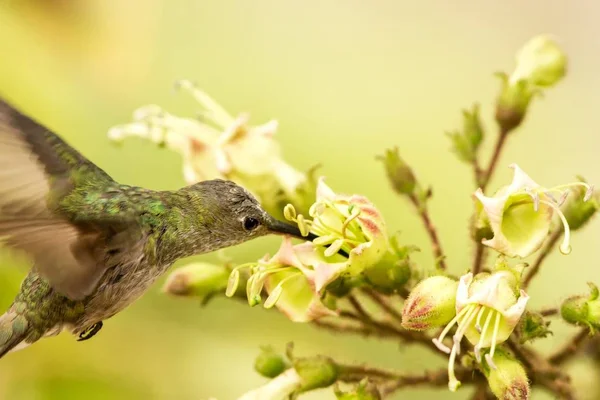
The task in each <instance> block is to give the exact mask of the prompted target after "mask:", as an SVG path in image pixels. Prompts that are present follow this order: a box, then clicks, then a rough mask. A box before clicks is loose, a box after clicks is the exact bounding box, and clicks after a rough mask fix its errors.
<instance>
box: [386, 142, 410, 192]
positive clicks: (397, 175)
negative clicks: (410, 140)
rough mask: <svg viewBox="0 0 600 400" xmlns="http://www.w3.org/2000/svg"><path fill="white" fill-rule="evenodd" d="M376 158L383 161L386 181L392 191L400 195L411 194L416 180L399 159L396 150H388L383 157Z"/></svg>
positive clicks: (404, 163) (408, 168)
mask: <svg viewBox="0 0 600 400" xmlns="http://www.w3.org/2000/svg"><path fill="white" fill-rule="evenodd" d="M378 158H379V159H380V160H381V161H383V164H384V166H385V171H386V173H387V176H388V179H389V181H390V182H391V184H392V187H393V188H394V190H395V191H396V192H398V193H400V194H412V193H413V192H414V190H415V186H416V184H417V180H416V178H415V175H414V174H413V171H412V169H411V168H410V167H409V166H408V164H406V162H404V160H403V159H402V158H400V153H399V151H398V148H397V147H395V148H393V149H388V150H386V152H385V155H383V156H380V157H378Z"/></svg>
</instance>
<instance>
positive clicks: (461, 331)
mask: <svg viewBox="0 0 600 400" xmlns="http://www.w3.org/2000/svg"><path fill="white" fill-rule="evenodd" d="M479 307H480V306H478V305H475V304H472V305H470V306H469V308H470V309H471V310H470V311H469V312H468V313H467V314H466V315H465V317H464V318H463V320H462V321H460V322H459V323H458V329H457V330H456V332H455V333H454V336H453V337H452V340H453V341H454V346H453V347H456V354H460V341H461V340H462V338H463V336H464V335H465V332H466V331H467V329H469V325H470V324H471V322H473V318H475V315H477V311H479Z"/></svg>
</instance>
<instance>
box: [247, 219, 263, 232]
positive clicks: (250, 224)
mask: <svg viewBox="0 0 600 400" xmlns="http://www.w3.org/2000/svg"><path fill="white" fill-rule="evenodd" d="M259 223H260V222H258V220H257V219H256V218H252V217H247V218H244V229H245V230H247V231H252V230H254V229H256V227H258V225H259Z"/></svg>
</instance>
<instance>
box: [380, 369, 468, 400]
mask: <svg viewBox="0 0 600 400" xmlns="http://www.w3.org/2000/svg"><path fill="white" fill-rule="evenodd" d="M447 375H448V371H447V370H446V369H445V368H444V369H439V370H436V371H425V372H424V373H422V374H414V375H409V374H406V375H401V376H398V377H397V378H396V380H395V381H392V382H390V383H389V384H387V385H384V386H383V387H382V388H381V394H382V395H383V396H384V397H385V396H388V395H390V394H392V393H394V392H396V391H398V390H400V389H403V388H406V387H414V386H427V387H446V386H447V385H448V376H447ZM456 375H457V377H458V378H459V379H460V380H461V381H463V382H465V383H467V384H468V383H469V380H470V378H471V377H472V372H471V371H468V370H466V369H465V368H462V367H459V368H457V369H456Z"/></svg>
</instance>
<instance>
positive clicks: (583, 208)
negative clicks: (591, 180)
mask: <svg viewBox="0 0 600 400" xmlns="http://www.w3.org/2000/svg"><path fill="white" fill-rule="evenodd" d="M579 180H580V181H581V182H585V181H584V180H583V179H581V178H580V179H579ZM572 190H573V192H574V193H572V194H571V195H570V196H569V197H568V198H567V199H566V202H565V205H564V206H563V209H562V210H563V213H564V215H565V218H566V219H567V222H568V223H569V227H570V228H571V230H573V231H576V230H578V229H581V228H582V227H583V226H585V225H586V224H587V222H588V221H590V220H591V219H592V217H593V216H594V215H595V214H596V211H597V210H598V208H600V204H599V203H598V198H597V197H592V198H591V199H589V200H588V201H584V199H586V191H587V190H586V188H584V187H581V186H580V187H576V188H573V189H572Z"/></svg>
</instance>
